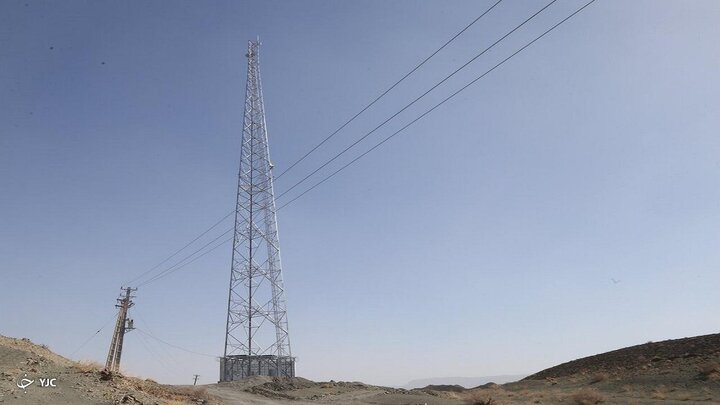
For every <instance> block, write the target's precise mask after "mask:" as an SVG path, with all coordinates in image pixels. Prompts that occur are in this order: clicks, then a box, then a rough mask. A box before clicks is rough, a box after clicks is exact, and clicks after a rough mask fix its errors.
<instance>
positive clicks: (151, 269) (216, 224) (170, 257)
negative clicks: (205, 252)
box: [124, 210, 235, 285]
mask: <svg viewBox="0 0 720 405" xmlns="http://www.w3.org/2000/svg"><path fill="white" fill-rule="evenodd" d="M234 213H235V210H232V211H230V212H229V213H227V214H226V215H225V216H224V217H222V218H220V219H219V220H218V221H217V222H215V223H214V224H213V225H212V226H211V227H210V228H208V229H206V230H204V231H203V232H202V233H201V234H200V235H198V236H196V237H195V239H193V240H191V241H190V242H188V243H187V244H185V246H183V247H181V248H180V249H178V250H176V251H175V253H173V254H171V255H170V256H168V257H166V258H165V260H163V261H161V262H160V263H158V264H156V265H155V266H153V267H151V268H149V269H147V270H146V271H144V272H143V273H142V274H140V275H138V276H137V277H135V278H134V279H132V280H130V281H128V282H127V283H125V284H124V285H131V284H132V283H134V282H135V281H137V280H140V279H142V278H143V277H144V276H145V275H147V274H148V273H150V272H152V271H153V270H155V269H157V268H158V267H160V266H162V265H163V264H165V263H167V262H168V261H169V260H170V259H172V258H173V257H175V256H177V255H178V254H179V253H180V252H182V251H183V250H185V249H187V248H188V247H189V246H190V245H192V244H193V243H195V242H196V241H197V240H198V239H200V238H202V237H203V236H205V235H206V234H207V233H208V232H210V231H211V230H213V229H215V227H216V226H218V225H220V224H221V223H222V222H223V221H224V220H226V219H227V218H228V217H229V216H230V215H233V214H234Z"/></svg>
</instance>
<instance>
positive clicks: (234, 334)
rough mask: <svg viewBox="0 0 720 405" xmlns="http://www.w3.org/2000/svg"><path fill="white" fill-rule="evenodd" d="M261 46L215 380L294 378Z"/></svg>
mask: <svg viewBox="0 0 720 405" xmlns="http://www.w3.org/2000/svg"><path fill="white" fill-rule="evenodd" d="M259 49H260V41H259V40H258V41H249V43H248V52H247V54H246V56H247V58H248V73H247V84H246V88H245V117H244V122H243V133H242V142H241V149H240V156H241V157H240V170H239V174H238V189H237V204H236V206H235V237H234V239H233V251H232V266H231V271H230V291H229V294H228V313H227V325H226V329H225V352H224V356H223V358H222V359H221V361H220V381H232V380H238V379H241V378H245V377H248V376H251V375H269V376H287V377H294V376H295V359H294V358H293V357H292V354H291V352H290V339H289V337H288V321H287V310H286V306H285V298H284V289H283V280H282V270H281V266H280V245H279V242H278V230H277V218H276V215H275V212H276V209H275V196H274V193H273V177H272V167H273V166H272V163H270V150H269V147H268V137H267V128H266V126H265V109H264V106H263V97H262V86H261V84H260V60H259Z"/></svg>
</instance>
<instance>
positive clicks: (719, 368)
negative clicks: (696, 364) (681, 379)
mask: <svg viewBox="0 0 720 405" xmlns="http://www.w3.org/2000/svg"><path fill="white" fill-rule="evenodd" d="M699 371H700V378H701V379H703V380H709V379H711V378H714V377H720V364H718V363H705V364H702V365H700V369H699Z"/></svg>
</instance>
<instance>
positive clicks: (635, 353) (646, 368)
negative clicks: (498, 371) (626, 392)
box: [524, 333, 720, 380]
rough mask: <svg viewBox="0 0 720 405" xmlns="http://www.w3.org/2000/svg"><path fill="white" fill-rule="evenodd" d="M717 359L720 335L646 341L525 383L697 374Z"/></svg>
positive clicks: (563, 366)
mask: <svg viewBox="0 0 720 405" xmlns="http://www.w3.org/2000/svg"><path fill="white" fill-rule="evenodd" d="M718 359H720V333H716V334H712V335H704V336H696V337H689V338H683V339H671V340H665V341H662V342H648V343H645V344H641V345H636V346H630V347H626V348H623V349H619V350H613V351H610V352H607V353H602V354H598V355H595V356H589V357H584V358H581V359H578V360H573V361H569V362H567V363H563V364H560V365H558V366H555V367H551V368H548V369H546V370H543V371H540V372H539V373H536V374H533V375H531V376H528V377H526V378H525V379H524V380H542V379H547V378H560V377H568V376H572V375H577V374H590V373H602V372H605V373H608V374H612V375H622V374H634V375H636V376H637V375H642V374H656V373H661V374H670V373H673V374H675V373H677V374H688V373H690V374H692V373H694V374H697V375H698V377H702V370H701V369H702V368H706V367H712V365H713V364H714V363H715V362H717V361H718Z"/></svg>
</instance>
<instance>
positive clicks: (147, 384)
mask: <svg viewBox="0 0 720 405" xmlns="http://www.w3.org/2000/svg"><path fill="white" fill-rule="evenodd" d="M22 378H26V379H27V380H28V381H33V383H32V384H30V385H28V386H27V387H26V388H25V389H24V390H23V389H21V388H19V387H18V386H17V383H18V381H19V380H21V379H22ZM50 378H56V379H57V380H56V381H55V382H54V385H56V386H55V387H52V386H47V387H43V386H41V382H40V379H50ZM0 403H2V404H30V405H34V404H78V405H86V404H88V405H89V404H135V405H137V404H172V403H175V404H183V403H187V404H205V403H207V404H212V403H216V402H214V401H210V398H209V397H208V395H207V394H206V393H205V390H204V389H192V388H184V387H173V386H166V385H161V384H158V383H156V382H154V381H152V380H143V379H139V378H133V377H125V376H123V375H120V374H115V375H112V374H108V373H105V372H103V371H102V368H101V367H100V366H99V365H96V364H89V363H77V362H74V361H71V360H68V359H66V358H64V357H62V356H58V355H57V354H55V353H53V352H51V351H50V350H49V349H48V348H47V347H45V346H42V345H36V344H33V343H32V342H30V340H28V339H14V338H9V337H5V336H1V335H0Z"/></svg>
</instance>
